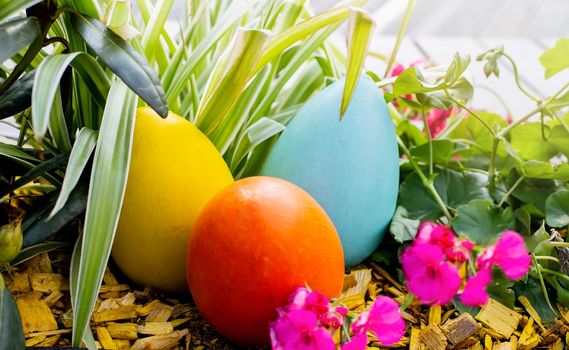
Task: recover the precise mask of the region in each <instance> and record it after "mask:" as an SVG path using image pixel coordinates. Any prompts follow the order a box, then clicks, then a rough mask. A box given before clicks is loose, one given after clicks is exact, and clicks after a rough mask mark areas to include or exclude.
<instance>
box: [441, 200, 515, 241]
mask: <svg viewBox="0 0 569 350" xmlns="http://www.w3.org/2000/svg"><path fill="white" fill-rule="evenodd" d="M514 227H515V220H514V215H513V213H512V209H511V208H507V209H506V210H502V209H501V208H499V207H495V206H493V205H492V202H490V201H489V200H480V199H475V200H473V201H471V202H470V203H468V204H466V205H463V206H461V207H459V208H458V209H457V215H456V216H455V217H454V219H453V220H452V228H453V229H454V230H455V231H456V232H457V233H458V234H461V235H465V236H466V237H468V238H469V239H470V240H472V241H473V242H476V243H480V244H487V243H491V242H492V241H493V240H495V239H496V238H497V237H498V235H499V234H500V233H501V232H503V231H505V230H507V229H513V228H514Z"/></svg>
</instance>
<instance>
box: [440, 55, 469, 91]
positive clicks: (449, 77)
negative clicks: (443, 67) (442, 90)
mask: <svg viewBox="0 0 569 350" xmlns="http://www.w3.org/2000/svg"><path fill="white" fill-rule="evenodd" d="M469 65H470V56H469V55H466V56H464V57H463V56H461V55H460V53H458V52H457V53H455V54H454V57H453V59H452V62H451V64H450V65H449V66H448V68H447V72H446V74H445V79H444V80H445V82H446V83H447V84H453V83H454V82H456V81H458V79H460V78H461V77H462V74H464V72H465V71H466V69H467V68H468V66H469Z"/></svg>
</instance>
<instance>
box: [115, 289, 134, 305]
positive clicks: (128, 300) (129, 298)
mask: <svg viewBox="0 0 569 350" xmlns="http://www.w3.org/2000/svg"><path fill="white" fill-rule="evenodd" d="M135 301H136V297H135V296H134V293H132V292H128V293H126V294H125V295H124V296H123V297H122V298H120V300H119V303H120V304H121V305H123V306H124V305H134V303H135Z"/></svg>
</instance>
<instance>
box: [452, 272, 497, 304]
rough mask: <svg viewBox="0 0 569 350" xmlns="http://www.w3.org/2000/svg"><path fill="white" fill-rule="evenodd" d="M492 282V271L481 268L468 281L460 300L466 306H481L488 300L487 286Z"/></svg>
mask: <svg viewBox="0 0 569 350" xmlns="http://www.w3.org/2000/svg"><path fill="white" fill-rule="evenodd" d="M491 282H492V271H491V270H490V269H488V270H481V271H478V273H477V274H476V275H474V276H473V277H471V278H470V279H469V280H468V281H466V286H465V287H464V291H463V292H462V294H461V295H460V301H462V303H463V304H464V305H466V306H481V305H484V304H486V303H487V302H488V293H486V287H488V286H489V285H490V283H491Z"/></svg>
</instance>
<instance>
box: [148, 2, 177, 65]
mask: <svg viewBox="0 0 569 350" xmlns="http://www.w3.org/2000/svg"><path fill="white" fill-rule="evenodd" d="M173 4H174V0H159V1H158V2H157V4H156V6H154V12H153V13H152V16H151V17H150V21H149V22H148V24H147V25H146V29H145V30H144V34H143V35H142V47H143V48H144V53H145V54H146V59H147V60H148V61H150V62H152V60H153V58H154V53H155V52H156V48H157V47H160V34H161V32H162V31H163V28H164V24H165V23H166V19H168V14H169V13H170V10H171V9H172V5H173Z"/></svg>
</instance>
